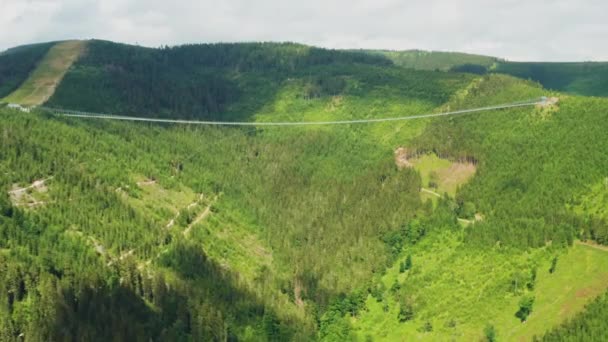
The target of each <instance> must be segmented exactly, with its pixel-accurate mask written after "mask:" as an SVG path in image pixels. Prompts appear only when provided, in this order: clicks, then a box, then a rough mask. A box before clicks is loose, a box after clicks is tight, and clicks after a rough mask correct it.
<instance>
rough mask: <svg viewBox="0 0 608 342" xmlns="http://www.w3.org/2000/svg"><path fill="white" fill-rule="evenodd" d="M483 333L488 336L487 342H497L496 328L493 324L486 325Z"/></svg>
mask: <svg viewBox="0 0 608 342" xmlns="http://www.w3.org/2000/svg"><path fill="white" fill-rule="evenodd" d="M483 333H484V335H485V336H486V341H487V342H496V328H494V326H493V325H492V324H488V325H486V327H485V328H484V329H483Z"/></svg>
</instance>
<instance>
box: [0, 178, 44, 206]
mask: <svg viewBox="0 0 608 342" xmlns="http://www.w3.org/2000/svg"><path fill="white" fill-rule="evenodd" d="M52 178H53V177H49V178H46V179H39V180H37V181H34V182H33V183H32V184H31V185H28V186H26V187H19V185H18V184H14V185H13V188H12V189H11V190H10V191H9V192H8V195H9V197H10V199H11V202H12V203H13V205H14V206H17V207H24V208H34V207H38V206H41V205H44V204H46V203H48V202H49V194H48V186H47V184H46V182H47V181H49V180H51V179H52Z"/></svg>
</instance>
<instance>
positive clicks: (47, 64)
mask: <svg viewBox="0 0 608 342" xmlns="http://www.w3.org/2000/svg"><path fill="white" fill-rule="evenodd" d="M85 44H86V43H85V42H84V41H65V42H60V43H57V44H55V45H53V47H52V48H51V49H50V50H49V52H48V53H47V55H46V56H45V57H44V58H43V59H42V61H40V63H39V64H38V66H37V67H36V69H35V70H34V71H33V72H32V74H31V75H30V76H29V78H28V79H27V80H26V81H25V82H24V83H23V84H22V85H21V86H20V87H19V89H17V90H15V91H14V92H13V93H11V94H10V95H8V96H7V97H6V98H4V99H3V100H2V101H4V102H9V103H18V104H21V105H26V106H34V105H40V104H42V103H44V102H46V101H47V100H48V99H49V98H50V97H51V96H52V95H53V93H54V91H55V88H56V87H57V86H58V85H59V84H60V82H61V80H62V78H63V76H64V75H65V73H66V72H67V71H68V69H69V68H70V66H71V65H72V64H73V63H74V62H75V61H76V60H77V59H78V57H79V56H80V55H81V54H82V53H83V52H84V48H85Z"/></svg>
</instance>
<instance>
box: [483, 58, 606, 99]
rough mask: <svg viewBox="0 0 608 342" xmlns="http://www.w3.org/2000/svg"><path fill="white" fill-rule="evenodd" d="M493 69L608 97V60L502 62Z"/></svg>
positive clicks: (574, 91) (557, 87)
mask: <svg viewBox="0 0 608 342" xmlns="http://www.w3.org/2000/svg"><path fill="white" fill-rule="evenodd" d="M493 71H494V72H499V73H503V74H508V75H513V76H516V77H520V78H523V79H530V80H533V81H536V82H539V83H541V84H542V85H543V86H544V87H545V88H547V89H552V90H559V91H563V92H566V93H572V94H575V95H585V96H603V97H606V96H608V63H605V62H578V63H544V62H536V63H530V62H501V63H498V64H497V66H496V68H495V69H494V70H493Z"/></svg>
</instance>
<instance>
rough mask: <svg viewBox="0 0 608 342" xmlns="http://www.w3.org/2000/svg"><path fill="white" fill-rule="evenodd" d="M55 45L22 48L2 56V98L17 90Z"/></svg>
mask: <svg viewBox="0 0 608 342" xmlns="http://www.w3.org/2000/svg"><path fill="white" fill-rule="evenodd" d="M53 45H54V43H43V44H35V45H27V46H21V47H18V48H14V49H10V50H7V51H4V52H2V53H1V54H0V98H3V97H5V96H6V95H8V94H10V93H11V92H12V91H13V90H15V89H17V88H18V87H19V85H21V83H23V81H25V79H26V78H27V76H28V75H29V73H30V72H32V71H33V70H34V68H35V67H36V64H37V63H38V62H39V61H40V60H41V59H42V57H43V56H44V55H45V54H46V53H47V52H48V50H49V49H50V48H51V47H52V46H53Z"/></svg>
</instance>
